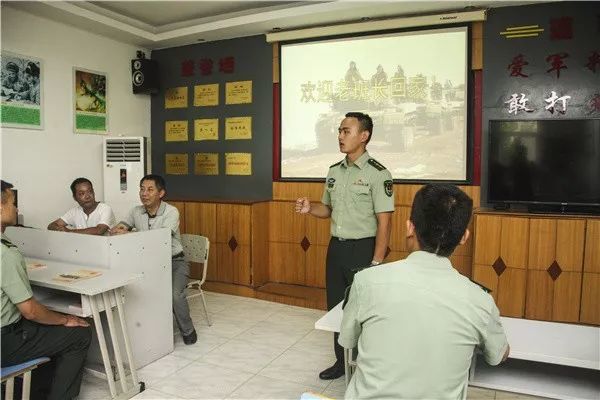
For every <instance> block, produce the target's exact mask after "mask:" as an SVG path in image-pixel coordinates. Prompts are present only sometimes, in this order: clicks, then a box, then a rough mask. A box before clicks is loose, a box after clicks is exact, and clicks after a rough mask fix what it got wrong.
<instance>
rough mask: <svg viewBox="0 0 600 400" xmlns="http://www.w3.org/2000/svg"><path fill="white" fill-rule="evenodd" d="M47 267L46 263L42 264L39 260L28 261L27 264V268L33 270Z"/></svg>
mask: <svg viewBox="0 0 600 400" xmlns="http://www.w3.org/2000/svg"><path fill="white" fill-rule="evenodd" d="M46 267H48V266H47V265H46V264H42V263H40V262H30V263H28V264H27V269H28V270H29V271H35V270H36V269H42V268H46Z"/></svg>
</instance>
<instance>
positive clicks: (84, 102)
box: [73, 68, 108, 134]
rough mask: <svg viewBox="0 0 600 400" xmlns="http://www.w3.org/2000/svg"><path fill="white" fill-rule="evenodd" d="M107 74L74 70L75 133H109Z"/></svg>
mask: <svg viewBox="0 0 600 400" xmlns="http://www.w3.org/2000/svg"><path fill="white" fill-rule="evenodd" d="M106 87H107V85H106V74H105V73H102V72H94V71H88V70H83V69H80V68H74V69H73V108H74V121H73V123H74V127H75V133H95V134H106V133H108V108H107V93H106Z"/></svg>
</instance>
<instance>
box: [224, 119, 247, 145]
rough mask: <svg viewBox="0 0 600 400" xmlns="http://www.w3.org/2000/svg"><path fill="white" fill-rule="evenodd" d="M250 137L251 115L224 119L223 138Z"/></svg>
mask: <svg viewBox="0 0 600 400" xmlns="http://www.w3.org/2000/svg"><path fill="white" fill-rule="evenodd" d="M237 139H252V117H233V118H226V119H225V140H237Z"/></svg>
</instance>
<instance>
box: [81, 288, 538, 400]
mask: <svg viewBox="0 0 600 400" xmlns="http://www.w3.org/2000/svg"><path fill="white" fill-rule="evenodd" d="M206 295H207V298H206V301H207V303H208V309H209V310H210V313H211V318H212V322H213V325H212V326H211V327H209V326H208V325H207V323H206V319H205V317H204V312H203V309H202V305H201V300H200V298H199V297H196V298H194V299H191V300H190V309H191V314H192V318H193V320H194V324H195V326H196V331H197V332H198V342H197V343H196V344H195V345H192V346H186V345H184V344H183V342H182V340H181V337H180V336H179V335H178V336H176V337H175V351H173V353H171V354H169V355H167V356H166V357H163V358H161V359H160V360H157V361H155V362H153V363H152V364H150V365H147V366H146V367H144V368H142V369H140V370H139V375H140V380H142V381H144V382H145V383H146V390H145V391H144V392H143V393H140V394H139V395H138V396H136V397H134V398H135V399H298V398H300V395H301V394H302V393H303V392H307V391H312V392H317V393H322V394H324V395H325V396H328V397H331V398H336V399H340V398H343V396H344V389H345V386H344V380H343V378H340V379H337V380H335V381H322V380H320V379H319V377H318V374H319V371H321V370H323V369H325V368H326V367H329V366H330V365H331V364H332V363H333V362H334V356H333V352H332V348H331V347H332V341H333V339H332V335H331V333H328V332H323V331H318V330H315V329H314V323H315V321H316V320H317V319H319V318H320V317H321V316H322V315H323V314H324V313H325V312H324V311H318V310H311V309H306V308H300V307H293V306H287V305H284V304H279V303H271V302H267V301H262V300H256V299H250V298H245V297H237V296H229V295H224V294H218V293H206ZM109 397H110V396H109V392H108V386H107V384H106V382H105V381H102V380H100V379H98V378H95V377H92V376H89V375H85V376H84V381H83V384H82V387H81V394H80V396H79V399H80V400H87V399H107V398H109ZM469 399H485V400H489V399H503V400H509V399H513V400H516V399H533V397H528V396H522V395H521V396H518V395H515V394H512V393H505V392H495V391H492V390H483V389H477V388H471V389H470V392H469Z"/></svg>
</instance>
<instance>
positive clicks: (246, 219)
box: [217, 204, 251, 244]
mask: <svg viewBox="0 0 600 400" xmlns="http://www.w3.org/2000/svg"><path fill="white" fill-rule="evenodd" d="M250 213H251V206H249V205H245V204H217V242H221V243H227V242H229V240H230V239H231V237H232V236H233V237H235V240H236V241H237V243H238V244H250V220H251V218H250Z"/></svg>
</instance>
